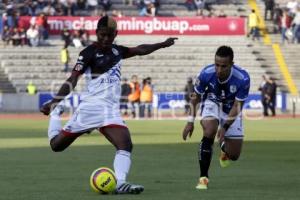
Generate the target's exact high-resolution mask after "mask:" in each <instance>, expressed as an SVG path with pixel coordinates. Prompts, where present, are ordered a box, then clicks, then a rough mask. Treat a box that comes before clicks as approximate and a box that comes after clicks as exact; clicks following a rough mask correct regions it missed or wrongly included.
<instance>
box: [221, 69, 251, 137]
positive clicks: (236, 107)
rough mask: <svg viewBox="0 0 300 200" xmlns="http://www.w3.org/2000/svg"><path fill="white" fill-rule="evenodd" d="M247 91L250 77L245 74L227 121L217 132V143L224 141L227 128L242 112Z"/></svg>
mask: <svg viewBox="0 0 300 200" xmlns="http://www.w3.org/2000/svg"><path fill="white" fill-rule="evenodd" d="M249 89H250V77H249V75H248V74H247V76H245V78H244V79H243V81H242V84H241V86H240V88H239V90H238V92H237V94H236V98H235V101H234V103H233V106H232V108H231V109H230V111H229V113H228V117H227V119H226V120H225V122H224V124H223V126H222V127H221V128H220V129H219V130H218V133H217V137H218V139H219V142H222V141H224V136H225V133H226V131H227V130H228V129H229V127H230V126H231V125H232V124H233V122H234V121H235V119H236V118H237V117H238V116H239V114H240V113H241V112H242V108H243V104H244V102H245V100H246V99H247V97H248V95H249Z"/></svg>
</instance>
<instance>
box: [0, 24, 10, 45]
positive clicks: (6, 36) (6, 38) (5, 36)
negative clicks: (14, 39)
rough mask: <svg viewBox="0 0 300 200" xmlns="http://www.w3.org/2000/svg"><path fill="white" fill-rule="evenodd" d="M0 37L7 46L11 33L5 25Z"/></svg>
mask: <svg viewBox="0 0 300 200" xmlns="http://www.w3.org/2000/svg"><path fill="white" fill-rule="evenodd" d="M1 35H2V41H3V42H4V45H9V43H10V41H11V32H10V30H9V28H8V26H7V25H5V26H4V27H3V30H2V34H1Z"/></svg>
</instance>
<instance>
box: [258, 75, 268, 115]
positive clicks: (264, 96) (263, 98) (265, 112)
mask: <svg viewBox="0 0 300 200" xmlns="http://www.w3.org/2000/svg"><path fill="white" fill-rule="evenodd" d="M267 87H268V86H267V77H266V75H262V82H261V83H260V86H259V88H258V90H259V91H260V92H261V103H262V106H263V115H264V116H268V96H267Z"/></svg>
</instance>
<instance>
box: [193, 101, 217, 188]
mask: <svg viewBox="0 0 300 200" xmlns="http://www.w3.org/2000/svg"><path fill="white" fill-rule="evenodd" d="M218 115H219V107H218V105H217V104H215V103H213V102H211V101H205V102H204V107H203V109H202V113H201V116H202V120H201V126H202V129H203V137H202V140H201V142H200V145H199V150H198V158H199V165H200V178H199V183H198V185H197V186H196V188H197V189H207V186H208V170H209V166H210V163H211V158H212V154H213V144H214V139H215V136H216V133H217V130H218V126H219V120H218Z"/></svg>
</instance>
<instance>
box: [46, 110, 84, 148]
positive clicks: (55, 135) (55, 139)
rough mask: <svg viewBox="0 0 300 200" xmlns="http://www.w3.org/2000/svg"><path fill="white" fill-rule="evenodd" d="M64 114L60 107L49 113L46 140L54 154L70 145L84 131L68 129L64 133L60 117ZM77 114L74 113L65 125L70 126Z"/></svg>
mask: <svg viewBox="0 0 300 200" xmlns="http://www.w3.org/2000/svg"><path fill="white" fill-rule="evenodd" d="M63 112H64V108H63V106H62V105H57V106H56V108H55V109H54V110H53V111H52V112H51V113H50V120H49V127H48V138H49V141H50V146H51V149H52V150H53V151H54V152H61V151H63V150H65V149H66V148H67V147H68V146H70V144H72V143H73V142H74V141H75V140H76V138H77V137H78V136H80V135H82V134H83V133H84V131H80V132H79V131H78V133H77V131H76V130H75V129H70V131H66V130H64V129H63V128H62V125H61V117H60V115H61V114H62V113H63ZM77 115H78V113H75V114H74V115H73V116H72V118H71V120H70V121H69V122H68V123H67V126H70V127H71V126H72V123H73V122H74V118H77Z"/></svg>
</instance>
